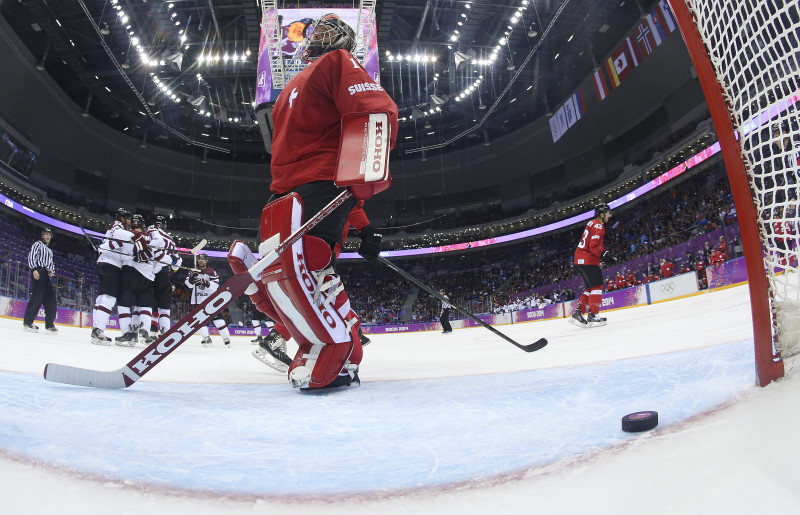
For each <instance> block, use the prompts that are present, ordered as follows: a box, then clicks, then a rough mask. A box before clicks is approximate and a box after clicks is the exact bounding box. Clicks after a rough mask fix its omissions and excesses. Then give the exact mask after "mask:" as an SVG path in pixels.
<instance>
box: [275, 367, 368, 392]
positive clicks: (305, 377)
mask: <svg viewBox="0 0 800 515" xmlns="http://www.w3.org/2000/svg"><path fill="white" fill-rule="evenodd" d="M344 372H347V373H346V374H339V376H337V377H336V379H334V380H333V381H331V382H330V383H328V384H327V385H325V386H323V387H322V388H309V387H308V383H309V381H310V380H311V370H309V368H308V367H306V366H299V367H297V368H295V369H294V370H292V373H291V374H289V382H290V383H291V385H292V387H293V388H300V391H301V392H317V391H325V390H327V389H329V388H340V387H343V386H349V387H356V386H361V379H359V378H358V365H352V364H350V363H348V364H347V366H346V367H345V368H344Z"/></svg>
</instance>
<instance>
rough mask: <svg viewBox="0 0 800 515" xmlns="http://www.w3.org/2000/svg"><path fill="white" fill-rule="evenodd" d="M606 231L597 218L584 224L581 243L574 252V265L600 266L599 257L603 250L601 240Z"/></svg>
mask: <svg viewBox="0 0 800 515" xmlns="http://www.w3.org/2000/svg"><path fill="white" fill-rule="evenodd" d="M605 235H606V229H605V227H604V226H603V223H602V222H601V221H600V220H598V219H597V218H595V219H592V220H590V221H589V223H587V224H586V228H585V229H584V231H583V234H582V235H581V241H580V242H579V243H578V248H577V249H576V250H575V260H574V261H573V264H575V265H600V256H601V255H602V254H603V251H604V250H605V249H604V248H603V239H604V238H605Z"/></svg>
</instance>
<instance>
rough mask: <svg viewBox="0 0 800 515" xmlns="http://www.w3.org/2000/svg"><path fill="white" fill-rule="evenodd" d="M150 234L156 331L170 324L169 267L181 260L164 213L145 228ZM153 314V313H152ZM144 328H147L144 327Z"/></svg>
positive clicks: (177, 264)
mask: <svg viewBox="0 0 800 515" xmlns="http://www.w3.org/2000/svg"><path fill="white" fill-rule="evenodd" d="M147 235H148V236H150V246H151V248H152V250H153V257H152V260H151V261H152V264H153V272H154V276H155V279H154V280H153V296H154V302H153V304H152V305H153V307H155V308H156V309H158V318H157V322H158V331H159V332H160V333H161V334H164V333H165V332H167V331H168V330H169V328H170V326H171V325H172V322H171V318H170V315H171V309H172V281H171V280H170V278H169V269H170V267H173V270H177V267H179V266H181V263H182V262H183V260H182V259H181V257H180V256H179V255H178V253H177V252H175V240H173V239H172V236H171V235H170V234H169V233H168V232H167V219H166V217H165V216H164V215H156V217H155V223H153V225H151V226H150V227H148V228H147ZM154 315H155V313H154ZM144 329H149V326H148V327H145V328H144Z"/></svg>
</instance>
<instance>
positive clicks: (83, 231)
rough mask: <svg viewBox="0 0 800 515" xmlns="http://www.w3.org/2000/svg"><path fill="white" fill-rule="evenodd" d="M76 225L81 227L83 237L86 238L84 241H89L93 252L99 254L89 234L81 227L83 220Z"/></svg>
mask: <svg viewBox="0 0 800 515" xmlns="http://www.w3.org/2000/svg"><path fill="white" fill-rule="evenodd" d="M78 227H80V228H81V232H82V233H83V237H84V238H86V241H88V242H89V245H91V246H92V249H94V251H95V253H97V254H100V251H99V250H97V245H95V244H94V242H93V241H92V239H91V238H90V237H89V235H88V234H86V229H84V228H83V222H81V224H80V225H79V226H78Z"/></svg>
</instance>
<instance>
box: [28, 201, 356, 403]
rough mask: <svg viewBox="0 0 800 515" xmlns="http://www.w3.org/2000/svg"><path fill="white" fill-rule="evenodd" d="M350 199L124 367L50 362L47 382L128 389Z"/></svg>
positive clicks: (232, 280) (295, 234) (310, 222)
mask: <svg viewBox="0 0 800 515" xmlns="http://www.w3.org/2000/svg"><path fill="white" fill-rule="evenodd" d="M351 196H352V194H351V193H350V191H349V190H344V191H343V192H342V193H340V194H339V195H338V196H337V197H336V198H335V199H333V200H332V201H331V202H330V203H329V204H328V205H327V206H325V207H324V208H322V210H320V212H319V213H317V214H316V215H314V216H313V217H312V218H310V219H309V220H308V221H307V222H306V223H304V224H303V225H302V226H300V227H299V228H298V229H297V230H296V231H295V232H293V233H292V234H291V235H290V236H289V237H288V238H286V239H285V240H284V241H282V242H281V243H280V245H278V246H277V247H276V248H275V250H273V251H272V252H270V253H269V254H267V255H266V256H264V257H263V258H262V259H261V260H259V261H257V262H256V263H255V264H254V265H253V266H252V267H250V269H249V270H248V271H247V272H242V273H238V274H235V275H234V276H233V277H231V278H230V279H228V280H227V281H225V284H223V285H222V286H220V287H219V289H218V290H217V291H216V292H214V294H213V295H211V296H209V297H208V298H207V299H206V300H205V301H203V303H202V304H199V305H197V306H196V307H195V308H194V309H193V310H192V311H191V312H190V313H189V314H187V315H185V316H184V317H183V318H181V319H180V320H179V321H178V322H176V323H175V324H174V325H173V326H172V327H170V328H169V330H168V331H167V332H165V333H164V334H162V335H161V336H159V337H158V339H157V340H156V341H154V342H153V343H151V344H150V345H148V346H147V348H146V349H144V350H143V351H142V352H140V353H139V354H138V355H137V356H136V357H135V358H133V359H132V360H131V361H129V362H128V363H127V364H125V365H124V366H123V367H122V368H120V369H118V370H111V371H107V372H105V371H100V370H90V369H86V368H78V367H71V366H67V365H57V364H54V363H48V364H47V365H45V367H44V378H45V379H46V380H48V381H53V382H56V383H64V384H71V385H75V386H91V387H94V388H127V387H129V386H130V385H132V384H133V383H135V382H136V381H138V380H139V379H141V377H142V376H143V375H145V374H146V373H147V372H149V371H150V370H151V369H152V368H153V367H154V366H155V365H156V364H157V363H158V362H159V361H160V360H161V359H162V358H164V357H165V356H167V355H168V354H169V353H171V352H172V351H174V350H175V349H177V348H178V347H179V346H180V345H181V344H182V343H184V342H185V341H186V340H188V339H189V337H190V336H191V335H193V334H194V333H195V332H196V331H197V330H199V329H200V328H201V327H203V326H205V325H206V324H207V323H208V321H209V320H211V319H213V318H214V316H216V315H217V313H219V312H221V311H222V310H223V309H225V306H227V305H228V304H230V303H231V302H233V301H234V300H236V299H237V298H239V297H240V296H241V295H242V294H243V293H244V292H245V290H247V288H248V287H249V286H250V285H251V284H253V281H254V280H256V279H257V278H258V277H259V276H260V275H261V272H263V271H264V269H266V268H267V267H268V266H269V265H270V264H272V262H274V261H275V260H276V259H278V256H280V255H281V254H282V253H283V252H284V251H286V249H288V248H290V247H291V246H292V245H293V244H294V243H295V242H296V241H297V240H299V239H300V238H302V237H303V235H305V234H306V233H308V231H310V230H311V229H312V228H313V227H315V226H316V225H317V224H318V223H319V222H320V221H322V219H323V218H325V217H326V216H328V215H329V214H331V213H332V212H333V211H334V210H335V209H336V208H337V207H339V206H340V205H342V203H344V201H345V200H347V199H348V198H350V197H351Z"/></svg>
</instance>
